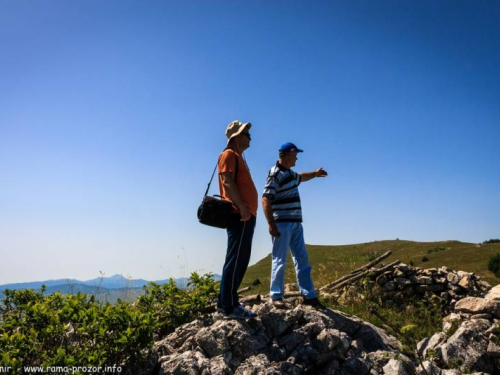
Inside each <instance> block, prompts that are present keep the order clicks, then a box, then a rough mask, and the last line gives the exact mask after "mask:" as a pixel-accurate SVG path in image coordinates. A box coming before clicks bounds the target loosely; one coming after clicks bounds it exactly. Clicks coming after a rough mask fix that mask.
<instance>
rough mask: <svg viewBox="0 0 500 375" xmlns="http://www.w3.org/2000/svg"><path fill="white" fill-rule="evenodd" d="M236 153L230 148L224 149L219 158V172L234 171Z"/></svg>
mask: <svg viewBox="0 0 500 375" xmlns="http://www.w3.org/2000/svg"><path fill="white" fill-rule="evenodd" d="M236 160H237V157H236V154H234V153H233V152H232V151H230V150H226V151H224V152H223V153H222V154H221V156H220V158H219V164H218V165H219V174H221V173H228V172H229V173H235V172H236Z"/></svg>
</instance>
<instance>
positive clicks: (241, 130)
mask: <svg viewBox="0 0 500 375" xmlns="http://www.w3.org/2000/svg"><path fill="white" fill-rule="evenodd" d="M251 127H252V124H251V123H250V122H246V123H244V124H243V126H242V127H241V128H240V129H239V130H238V131H237V132H236V133H233V134H231V137H229V139H228V140H227V143H229V141H230V140H231V139H233V138H234V137H236V136H238V135H240V134H241V133H243V131H244V130H246V129H250V128H251Z"/></svg>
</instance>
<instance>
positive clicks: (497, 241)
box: [483, 238, 500, 245]
mask: <svg viewBox="0 0 500 375" xmlns="http://www.w3.org/2000/svg"><path fill="white" fill-rule="evenodd" d="M489 243H500V239H499V238H492V239H491V240H488V241H484V242H483V244H485V245H487V244H489Z"/></svg>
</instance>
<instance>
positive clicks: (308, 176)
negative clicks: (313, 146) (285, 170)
mask: <svg viewBox="0 0 500 375" xmlns="http://www.w3.org/2000/svg"><path fill="white" fill-rule="evenodd" d="M299 174H300V178H301V180H300V182H305V181H309V180H312V179H313V178H314V177H326V176H328V173H327V172H326V171H325V170H324V169H323V168H318V169H317V170H315V171H314V172H301V173H299Z"/></svg>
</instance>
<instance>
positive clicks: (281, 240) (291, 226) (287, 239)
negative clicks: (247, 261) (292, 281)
mask: <svg viewBox="0 0 500 375" xmlns="http://www.w3.org/2000/svg"><path fill="white" fill-rule="evenodd" d="M276 225H277V227H278V231H279V232H280V233H281V235H280V236H279V237H277V238H276V237H273V254H272V269H271V293H270V294H271V298H272V299H281V298H283V296H284V294H285V268H286V258H287V256H288V249H290V250H291V251H292V258H293V263H294V265H295V272H296V274H297V283H298V284H299V289H300V293H302V295H303V296H304V297H305V298H316V291H315V290H314V285H313V281H312V279H311V264H310V263H309V259H308V258H307V249H306V244H305V242H304V230H303V229H302V223H276Z"/></svg>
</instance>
